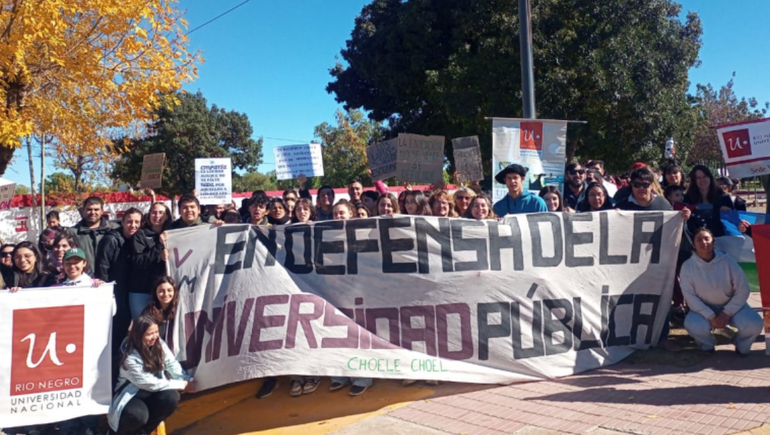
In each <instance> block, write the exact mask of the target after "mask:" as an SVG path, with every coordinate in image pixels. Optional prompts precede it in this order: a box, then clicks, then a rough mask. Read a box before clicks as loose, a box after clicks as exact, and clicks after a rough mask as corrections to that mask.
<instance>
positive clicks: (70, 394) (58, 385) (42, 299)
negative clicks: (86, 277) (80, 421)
mask: <svg viewBox="0 0 770 435" xmlns="http://www.w3.org/2000/svg"><path fill="white" fill-rule="evenodd" d="M0 319H2V321H0V425H2V427H15V426H25V425H31V424H46V423H53V422H57V421H63V420H69V419H72V418H76V417H80V416H84V415H97V414H106V413H107V411H108V409H109V406H110V400H111V399H112V397H111V396H112V386H111V385H110V383H111V382H112V380H111V379H112V378H111V376H110V373H111V370H112V367H111V361H112V359H111V355H110V327H111V324H112V285H107V284H105V285H102V286H100V287H98V288H90V287H88V288H86V287H52V288H44V289H23V290H20V291H19V292H17V293H14V294H11V293H10V292H8V291H5V290H0Z"/></svg>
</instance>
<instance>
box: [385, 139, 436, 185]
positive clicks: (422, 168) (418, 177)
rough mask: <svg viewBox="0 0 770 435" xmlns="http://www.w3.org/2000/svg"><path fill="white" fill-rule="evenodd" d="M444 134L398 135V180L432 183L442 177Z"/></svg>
mask: <svg viewBox="0 0 770 435" xmlns="http://www.w3.org/2000/svg"><path fill="white" fill-rule="evenodd" d="M443 170H444V136H420V135H417V134H406V133H401V134H399V135H398V161H397V163H396V178H397V179H398V180H399V181H411V182H415V183H433V182H436V181H438V180H441V179H442V178H443Z"/></svg>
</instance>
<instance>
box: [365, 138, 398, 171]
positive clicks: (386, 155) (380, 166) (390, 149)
mask: <svg viewBox="0 0 770 435" xmlns="http://www.w3.org/2000/svg"><path fill="white" fill-rule="evenodd" d="M366 157H367V158H368V159H369V169H371V171H372V180H385V179H387V178H390V177H394V176H395V175H396V162H397V160H398V139H397V138H393V139H390V140H386V141H384V142H380V143H376V144H374V145H371V146H369V147H367V148H366Z"/></svg>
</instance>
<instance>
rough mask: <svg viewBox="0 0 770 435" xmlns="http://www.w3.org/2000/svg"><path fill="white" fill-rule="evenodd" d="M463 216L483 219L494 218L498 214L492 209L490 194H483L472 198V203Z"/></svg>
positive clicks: (478, 219)
mask: <svg viewBox="0 0 770 435" xmlns="http://www.w3.org/2000/svg"><path fill="white" fill-rule="evenodd" d="M463 217H464V218H466V219H476V220H477V221H482V220H487V219H491V220H494V219H495V218H496V217H497V216H495V213H494V212H493V211H492V201H490V199H489V197H488V196H486V195H484V194H481V195H478V196H476V197H475V198H473V200H471V205H470V207H468V210H467V211H466V212H465V216H463Z"/></svg>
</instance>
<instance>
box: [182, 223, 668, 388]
mask: <svg viewBox="0 0 770 435" xmlns="http://www.w3.org/2000/svg"><path fill="white" fill-rule="evenodd" d="M681 228H682V219H681V215H680V214H679V213H677V212H638V213H633V212H616V211H610V212H601V213H583V214H576V215H573V214H561V213H539V214H528V215H512V216H506V218H505V219H504V220H503V221H502V222H498V221H495V220H488V221H475V220H467V219H457V218H439V217H416V216H403V217H397V218H369V219H352V220H346V221H343V220H337V221H327V222H314V223H310V224H296V225H288V226H281V227H259V226H248V225H226V226H221V227H196V228H189V229H182V230H174V231H170V232H169V238H168V249H169V252H170V253H171V254H170V258H169V267H170V274H171V276H172V277H173V278H174V279H175V280H176V282H177V283H179V306H178V308H177V317H176V318H175V324H174V330H173V331H172V336H173V340H172V341H173V343H174V344H173V347H172V349H173V350H174V351H175V353H176V354H177V357H178V359H179V360H180V361H181V362H182V365H183V366H184V367H186V368H188V369H190V370H191V371H194V373H195V379H196V381H197V382H198V386H199V387H200V388H201V389H208V388H214V387H217V386H220V385H224V384H228V383H232V382H238V381H242V380H246V379H252V378H261V377H266V376H282V375H292V374H293V375H315V376H361V377H375V378H391V379H424V380H444V381H453V382H475V383H508V382H516V381H530V380H537V379H546V378H553V377H558V376H566V375H569V374H573V373H578V372H581V371H585V370H590V369H593V368H597V367H600V366H603V365H608V364H612V363H615V362H618V361H620V360H621V359H623V358H624V357H626V356H627V355H629V354H630V353H632V352H633V351H634V349H644V348H647V347H649V346H650V345H652V344H655V343H657V341H658V338H659V337H660V332H661V328H662V327H663V324H664V322H665V321H666V315H667V313H668V308H669V307H670V301H671V292H672V289H673V282H674V277H675V269H676V257H677V255H678V243H679V240H680V236H681ZM212 247H213V249H212ZM589 277H590V278H589ZM318 361H323V362H324V363H323V364H318Z"/></svg>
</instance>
